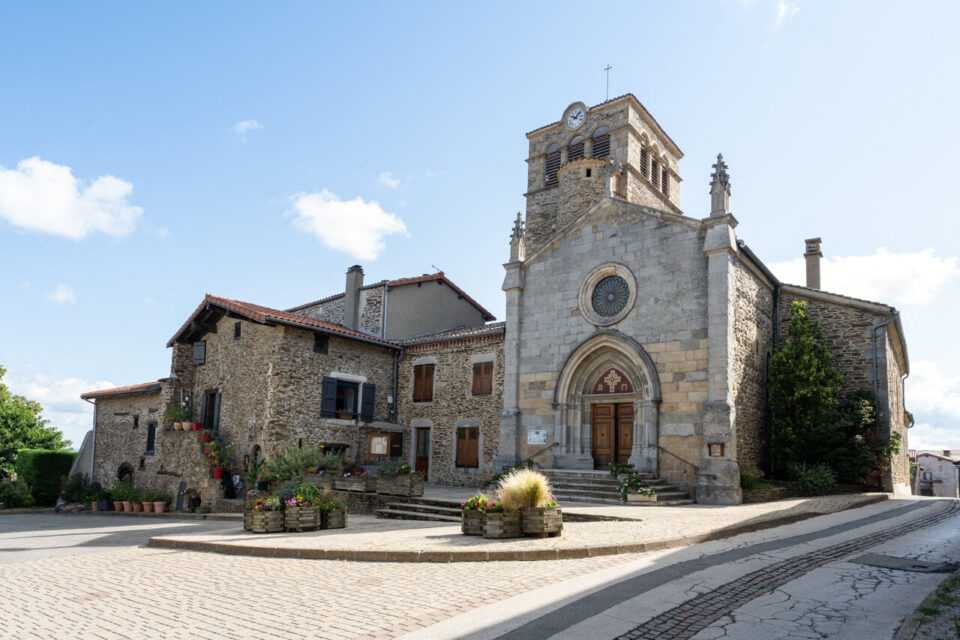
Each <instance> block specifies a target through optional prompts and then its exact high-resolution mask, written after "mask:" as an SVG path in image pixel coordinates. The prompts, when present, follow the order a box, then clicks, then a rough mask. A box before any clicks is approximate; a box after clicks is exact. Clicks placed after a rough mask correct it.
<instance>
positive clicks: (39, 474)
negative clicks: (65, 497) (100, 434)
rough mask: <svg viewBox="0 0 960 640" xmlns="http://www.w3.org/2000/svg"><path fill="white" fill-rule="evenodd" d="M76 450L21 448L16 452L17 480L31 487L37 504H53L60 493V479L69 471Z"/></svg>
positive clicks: (75, 455)
mask: <svg viewBox="0 0 960 640" xmlns="http://www.w3.org/2000/svg"><path fill="white" fill-rule="evenodd" d="M76 457H77V452H76V451H49V450H46V449H21V450H20V451H18V452H17V462H16V466H15V468H16V470H17V480H18V481H19V480H23V481H25V482H26V483H27V484H28V485H30V488H31V489H33V497H34V499H35V500H36V501H37V504H38V505H49V504H54V503H55V502H56V501H57V496H58V495H60V485H61V479H62V478H65V477H66V476H67V475H68V474H69V473H70V467H72V466H73V459H74V458H76Z"/></svg>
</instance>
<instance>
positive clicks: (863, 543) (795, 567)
mask: <svg viewBox="0 0 960 640" xmlns="http://www.w3.org/2000/svg"><path fill="white" fill-rule="evenodd" d="M957 515H960V502H956V503H954V504H953V505H952V506H951V507H950V508H948V509H947V510H946V511H943V512H941V513H935V514H932V515H928V516H925V517H923V518H918V519H916V520H914V521H912V522H909V523H907V524H903V525H900V526H898V527H894V528H891V529H887V530H885V531H881V532H877V533H873V534H870V535H866V536H863V537H860V538H856V539H854V540H850V541H848V542H844V543H841V544H836V545H833V546H830V547H827V548H825V549H820V550H818V551H814V552H812V553H807V554H804V555H801V556H798V557H796V558H791V559H789V560H784V561H781V562H777V563H775V564H772V565H770V566H768V567H764V568H763V569H760V570H758V571H754V572H751V573H748V574H747V575H745V576H743V577H741V578H739V579H737V580H734V581H732V582H729V583H727V584H725V585H723V586H722V587H720V588H719V589H715V590H713V591H710V592H707V593H703V594H700V595H698V596H697V597H695V598H692V599H690V600H688V601H687V602H685V603H683V604H682V605H680V606H678V607H674V608H673V609H670V610H669V611H666V612H664V613H662V614H660V615H659V616H656V617H655V618H653V619H651V620H649V621H648V622H646V623H644V624H642V625H640V626H638V627H636V628H634V629H633V630H631V631H630V632H628V633H625V634H623V635H621V636H619V638H618V640H636V639H637V638H644V639H647V638H658V639H661V640H681V639H685V638H692V637H693V636H694V635H696V634H697V633H698V632H700V631H701V630H702V629H705V628H707V627H708V626H710V625H711V624H712V623H714V622H716V621H717V620H719V619H720V618H722V617H724V616H727V615H729V614H730V613H732V612H733V611H734V610H736V609H738V608H740V607H742V606H743V605H745V604H746V603H747V602H748V601H750V600H753V599H754V598H758V597H760V596H761V595H765V594H767V593H769V592H771V591H773V590H774V589H776V588H777V587H779V586H781V585H783V584H785V583H787V582H790V581H792V580H796V579H797V578H799V577H801V576H802V575H804V574H806V573H808V572H810V571H812V570H814V569H816V568H818V567H822V566H824V565H827V564H829V563H831V562H835V561H837V560H839V559H841V558H844V557H847V556H849V555H851V554H853V553H855V552H858V551H863V550H865V549H869V548H871V547H875V546H877V545H880V544H882V543H884V542H887V541H889V540H892V539H894V538H898V537H900V536H904V535H907V534H909V533H911V532H913V531H916V530H918V529H922V528H924V527H929V526H932V525H935V524H938V523H940V522H942V521H944V520H947V519H950V518H955V517H956V516H957Z"/></svg>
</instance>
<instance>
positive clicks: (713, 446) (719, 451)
mask: <svg viewBox="0 0 960 640" xmlns="http://www.w3.org/2000/svg"><path fill="white" fill-rule="evenodd" d="M707 449H708V450H709V452H710V457H711V458H722V457H723V443H722V442H711V443H710V444H708V445H707Z"/></svg>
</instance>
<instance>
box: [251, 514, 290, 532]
mask: <svg viewBox="0 0 960 640" xmlns="http://www.w3.org/2000/svg"><path fill="white" fill-rule="evenodd" d="M250 531H252V532H253V533H277V532H278V531H283V511H254V512H252V513H251V519H250Z"/></svg>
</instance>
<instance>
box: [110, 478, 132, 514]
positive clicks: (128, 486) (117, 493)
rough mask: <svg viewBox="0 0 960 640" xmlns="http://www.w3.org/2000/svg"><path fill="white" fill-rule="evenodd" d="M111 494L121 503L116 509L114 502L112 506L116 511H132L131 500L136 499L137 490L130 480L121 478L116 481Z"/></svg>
mask: <svg viewBox="0 0 960 640" xmlns="http://www.w3.org/2000/svg"><path fill="white" fill-rule="evenodd" d="M112 494H113V499H114V500H115V501H116V502H119V503H120V504H121V508H120V509H116V504H114V508H115V509H116V510H117V511H121V510H122V511H124V512H126V513H129V512H131V511H133V501H134V500H135V499H136V494H137V490H136V489H134V488H133V484H132V483H131V482H130V480H121V481H120V482H118V483H117V486H116V487H115V488H114V490H113V491H112Z"/></svg>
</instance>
